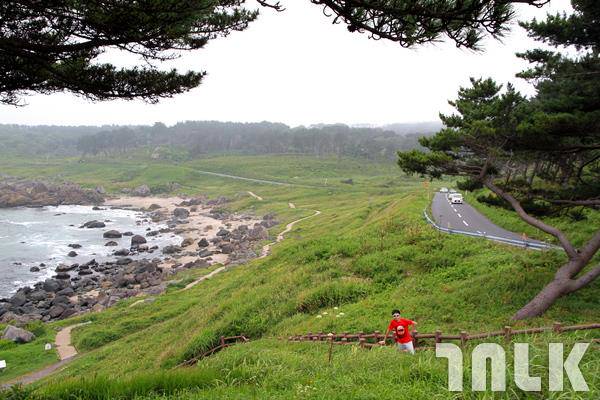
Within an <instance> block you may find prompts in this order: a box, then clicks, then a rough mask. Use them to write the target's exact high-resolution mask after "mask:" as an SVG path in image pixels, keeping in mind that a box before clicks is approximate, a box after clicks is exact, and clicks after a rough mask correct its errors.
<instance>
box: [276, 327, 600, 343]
mask: <svg viewBox="0 0 600 400" xmlns="http://www.w3.org/2000/svg"><path fill="white" fill-rule="evenodd" d="M589 329H600V323H597V324H587V325H571V326H563V325H562V324H561V323H559V322H556V323H554V325H553V326H550V327H540V328H526V329H512V328H511V327H510V326H505V327H504V329H502V330H499V331H493V332H484V333H474V334H469V333H467V332H466V331H461V332H460V333H459V334H458V335H456V334H455V335H448V334H443V333H442V332H441V331H439V330H438V331H435V332H434V333H419V332H418V331H416V330H415V331H413V333H412V337H413V344H414V347H415V348H417V347H432V346H423V345H424V344H426V343H424V342H425V341H426V340H431V341H433V342H434V343H442V342H443V341H460V344H461V346H464V345H465V344H466V343H467V342H468V341H469V340H481V339H487V338H492V337H498V336H503V337H504V339H505V340H506V341H508V342H510V341H511V340H512V338H513V336H516V335H528V334H529V335H530V334H535V333H543V332H554V333H557V334H560V333H563V332H573V331H581V330H589ZM384 337H385V335H384V334H382V333H381V332H380V331H374V332H372V333H364V332H357V333H348V332H344V333H323V332H319V333H312V332H309V333H308V334H306V335H293V336H289V337H288V338H287V340H288V341H290V342H306V341H316V342H319V341H324V342H332V343H334V344H339V345H354V344H356V343H358V345H359V346H361V347H365V348H371V347H377V346H381V345H380V344H379V342H380V341H381V340H383V339H384ZM432 344H433V343H432Z"/></svg>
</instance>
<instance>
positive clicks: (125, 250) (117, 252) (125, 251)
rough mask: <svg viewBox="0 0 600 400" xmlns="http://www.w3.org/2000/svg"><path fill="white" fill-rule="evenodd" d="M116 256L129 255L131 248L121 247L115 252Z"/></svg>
mask: <svg viewBox="0 0 600 400" xmlns="http://www.w3.org/2000/svg"><path fill="white" fill-rule="evenodd" d="M113 254H114V255H115V256H119V257H125V256H128V255H129V250H127V249H120V250H117V251H115V252H114V253H113Z"/></svg>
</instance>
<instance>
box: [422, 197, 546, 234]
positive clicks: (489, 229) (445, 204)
mask: <svg viewBox="0 0 600 400" xmlns="http://www.w3.org/2000/svg"><path fill="white" fill-rule="evenodd" d="M431 212H432V213H433V215H432V217H433V219H434V221H435V222H436V223H437V224H438V225H439V226H441V227H443V228H450V229H458V230H461V231H466V232H472V233H478V234H480V235H491V236H498V237H501V238H505V239H512V240H523V236H522V234H518V233H515V232H511V231H507V230H506V229H503V228H501V227H499V226H498V225H496V224H494V223H493V222H492V221H490V220H489V219H487V218H486V217H485V216H484V215H483V214H481V213H480V212H479V211H477V210H476V209H475V208H473V207H472V206H470V205H469V204H467V203H463V204H450V201H448V197H447V195H446V194H445V193H439V192H437V193H435V195H434V197H433V202H432V204H431ZM528 241H530V242H536V243H542V242H539V241H536V240H528Z"/></svg>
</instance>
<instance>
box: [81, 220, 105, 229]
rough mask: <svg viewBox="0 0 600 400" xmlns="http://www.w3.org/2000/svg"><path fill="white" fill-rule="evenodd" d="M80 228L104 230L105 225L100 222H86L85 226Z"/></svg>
mask: <svg viewBox="0 0 600 400" xmlns="http://www.w3.org/2000/svg"><path fill="white" fill-rule="evenodd" d="M81 227H82V228H88V229H95V228H105V227H106V224H105V223H104V222H101V221H96V220H94V221H88V222H86V223H85V224H83V225H81Z"/></svg>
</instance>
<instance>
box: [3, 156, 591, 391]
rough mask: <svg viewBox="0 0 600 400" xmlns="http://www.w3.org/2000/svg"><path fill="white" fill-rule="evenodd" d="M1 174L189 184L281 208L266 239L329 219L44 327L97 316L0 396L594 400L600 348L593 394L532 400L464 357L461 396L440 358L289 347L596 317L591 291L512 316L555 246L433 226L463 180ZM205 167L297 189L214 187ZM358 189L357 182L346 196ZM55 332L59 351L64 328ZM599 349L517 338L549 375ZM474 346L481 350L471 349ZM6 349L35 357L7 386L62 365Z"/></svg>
mask: <svg viewBox="0 0 600 400" xmlns="http://www.w3.org/2000/svg"><path fill="white" fill-rule="evenodd" d="M0 170H1V171H2V172H3V173H5V174H8V175H14V176H22V177H28V178H46V179H49V178H52V179H61V180H68V181H73V182H77V183H80V184H82V185H84V186H86V187H90V188H93V187H96V186H103V187H104V188H106V190H108V191H110V192H112V193H119V191H120V190H122V189H123V188H132V187H135V186H137V185H141V184H147V185H148V186H150V187H151V188H152V189H153V190H154V191H155V192H157V193H161V192H162V191H165V192H166V190H167V189H166V188H168V187H169V184H172V183H174V182H175V183H177V184H179V185H180V189H178V191H177V192H181V193H183V194H189V195H191V194H206V195H209V196H218V195H224V196H227V197H229V198H230V199H231V200H232V201H231V202H230V203H228V204H227V205H226V207H227V208H229V209H230V210H232V211H242V210H243V211H245V212H252V213H255V214H257V215H263V214H266V213H268V212H275V213H276V215H277V219H278V220H279V221H280V224H279V225H277V226H275V227H273V228H271V229H270V235H271V236H273V237H274V236H276V234H277V233H278V232H280V231H281V230H283V228H284V227H285V224H286V223H289V222H291V221H293V220H296V219H299V218H301V217H305V216H309V215H312V214H313V213H314V211H313V210H319V211H321V212H322V213H321V214H320V215H318V216H314V217H312V218H309V219H306V220H304V221H303V222H301V223H299V224H298V225H296V226H295V227H294V229H293V230H292V232H290V233H289V234H288V235H287V236H286V239H285V240H284V241H283V242H281V243H279V244H276V245H275V246H274V247H273V249H272V253H271V255H270V256H268V257H266V258H264V259H258V260H253V261H251V262H249V263H247V264H244V265H240V266H237V267H235V268H232V269H229V270H227V271H226V272H223V273H221V274H218V275H216V276H214V277H213V278H211V279H209V280H206V281H204V282H202V283H201V284H199V285H196V286H195V287H193V288H192V289H190V290H188V291H183V292H181V291H178V290H177V289H178V288H180V287H181V286H182V284H181V282H189V281H191V280H192V279H193V278H195V277H197V276H198V275H200V274H205V273H208V272H210V270H208V271H206V270H203V271H189V272H187V273H186V275H185V276H181V277H178V278H179V279H181V282H180V283H179V286H177V285H175V286H173V287H171V288H170V289H169V290H168V291H167V292H166V293H165V294H163V295H161V296H158V297H157V298H156V300H155V301H153V302H149V303H142V304H139V305H136V306H135V307H130V305H131V304H132V303H133V302H134V301H135V300H137V299H128V300H124V301H121V302H120V303H118V304H117V305H116V306H115V307H112V308H110V309H108V310H105V311H103V312H101V313H94V314H88V315H82V316H79V317H75V318H71V319H69V320H66V321H61V322H60V323H54V324H50V325H49V326H47V327H45V328H44V329H46V330H47V332H53V330H54V329H55V328H57V327H59V326H67V325H71V324H73V323H76V322H82V321H91V322H92V323H91V324H89V325H86V326H83V327H80V328H77V329H76V330H74V332H73V334H74V336H73V340H74V344H75V346H76V347H77V349H78V351H79V352H80V353H81V355H80V356H79V357H78V358H77V359H76V360H74V361H73V362H71V363H70V364H68V365H67V366H66V367H65V368H64V369H62V370H61V371H59V372H58V373H56V374H54V375H52V376H50V377H48V378H46V379H45V380H43V381H42V382H38V383H36V384H35V385H33V386H31V387H29V388H25V389H23V390H22V391H21V390H19V391H15V392H6V393H4V394H1V395H0V399H1V398H6V399H9V398H27V397H32V398H39V399H167V398H168V399H215V398H222V399H247V398H260V399H264V398H269V399H300V398H302V399H305V398H307V399H357V398H360V399H388V398H389V399H391V398H395V399H448V398H455V399H492V398H506V399H513V398H527V399H529V398H530V399H541V398H550V399H563V398H569V399H572V398H573V399H576V398H581V399H593V398H600V355H599V352H598V345H597V344H595V345H592V347H590V349H589V350H588V352H587V354H586V356H585V358H584V359H583V361H582V363H581V364H580V367H581V370H582V372H583V374H584V376H585V377H586V378H588V385H589V387H590V392H582V393H575V392H572V391H570V386H569V384H568V383H567V384H566V386H565V387H566V389H567V391H566V392H549V391H548V389H547V379H546V378H544V379H543V385H544V389H543V391H542V393H527V392H523V391H521V390H520V389H519V388H518V387H517V386H516V385H515V384H514V382H513V380H512V378H509V379H508V382H507V391H506V392H503V393H492V392H491V391H488V392H472V391H471V390H470V362H469V357H468V352H467V354H466V355H465V370H464V372H465V389H466V391H465V392H462V393H450V392H448V390H447V375H446V374H447V370H446V368H447V362H446V361H445V360H444V359H436V357H435V354H434V352H433V351H430V350H424V351H420V352H418V353H417V355H415V356H414V357H411V356H407V355H405V354H399V353H397V352H396V351H395V350H393V349H392V348H383V349H374V350H364V349H360V348H357V347H354V346H339V347H335V348H334V354H333V361H332V363H331V364H330V363H328V359H327V357H328V354H327V352H328V348H327V345H326V344H321V343H288V342H286V341H285V340H280V339H279V338H282V337H283V338H284V337H286V336H287V335H290V334H301V333H306V332H309V331H311V332H318V331H323V332H356V331H365V332H367V331H373V330H380V331H384V330H385V328H386V327H387V323H388V322H389V317H390V311H391V310H392V309H393V308H400V309H401V310H402V312H403V313H404V314H405V316H406V317H408V318H411V319H414V320H415V321H417V322H418V330H419V332H433V331H435V330H441V331H442V332H444V333H451V334H457V333H458V332H460V331H462V330H465V331H468V332H472V333H475V332H485V331H492V330H498V329H502V327H504V326H505V325H511V326H513V327H514V328H521V327H527V326H550V325H552V323H553V322H554V321H560V322H562V323H563V324H569V325H570V324H579V323H591V322H599V321H600V306H599V304H598V298H599V295H600V286H599V285H598V284H597V283H596V284H593V285H591V286H590V287H588V288H586V289H583V290H581V291H579V292H577V293H575V294H573V295H570V296H568V297H565V298H562V299H561V300H559V301H558V302H557V303H556V304H555V305H554V306H553V307H552V308H551V309H550V310H549V311H548V312H547V313H546V314H545V315H544V316H543V317H541V318H537V319H534V320H529V321H520V322H518V323H515V322H513V321H511V320H510V318H511V316H512V315H513V314H514V313H515V312H516V311H517V310H518V309H519V308H520V307H521V306H523V305H524V304H525V303H526V302H527V301H528V300H530V299H531V298H532V297H533V296H534V295H535V294H536V293H537V291H539V290H540V289H541V288H542V287H543V286H544V283H545V282H548V281H549V280H550V279H551V277H552V276H553V273H554V270H555V269H556V267H557V266H559V265H560V264H561V262H563V261H564V260H565V257H564V255H563V254H561V252H559V251H545V252H539V251H533V250H523V249H519V248H514V247H509V246H505V245H501V244H496V243H492V242H489V241H484V240H480V239H475V238H468V237H462V236H455V235H446V234H442V233H439V232H437V231H435V230H434V229H433V228H431V227H430V226H428V225H427V224H426V223H425V222H424V220H423V218H422V211H423V209H425V208H426V207H427V206H428V204H429V198H430V196H431V191H433V190H435V188H436V187H439V186H448V185H451V182H439V183H436V182H434V183H433V184H432V185H430V186H428V185H424V184H423V182H422V180H420V179H417V178H415V177H408V176H405V175H404V174H402V173H401V172H400V171H399V169H398V168H397V167H396V166H395V165H394V164H393V163H391V162H390V163H379V162H372V161H368V160H361V159H344V158H341V159H338V158H331V157H324V158H317V157H308V156H295V155H280V156H268V157H266V156H231V155H229V156H210V157H206V158H202V159H196V160H192V161H182V162H179V163H169V162H164V161H151V160H149V158H148V157H146V156H144V155H143V154H138V155H136V156H135V157H132V158H130V159H126V158H124V159H119V160H113V159H101V158H99V159H90V160H87V161H86V162H83V163H81V162H79V160H78V159H76V158H73V159H44V160H26V161H23V160H18V159H10V158H5V159H2V160H0ZM206 171H208V172H216V173H223V174H231V175H237V176H242V177H246V178H253V179H264V180H273V181H276V182H281V183H286V185H274V184H266V183H257V182H250V181H245V180H238V179H232V178H225V177H218V176H214V175H207V174H205V173H204V172H206ZM348 179H352V184H349V183H343V181H346V182H347V180H348ZM247 191H252V192H254V193H256V194H257V195H259V196H261V197H262V198H263V199H264V200H263V201H259V200H257V199H255V198H253V197H251V196H249V195H248V193H247ZM468 200H469V201H470V198H468ZM289 203H293V204H294V205H295V206H296V208H290V207H289V205H288V204H289ZM473 203H475V202H473ZM476 206H477V207H479V208H480V210H482V211H483V212H484V213H486V215H488V216H489V217H490V218H491V219H492V220H494V221H495V222H496V223H499V224H500V225H503V226H505V227H507V228H510V229H515V230H518V231H520V230H521V229H523V230H525V228H524V227H522V225H520V224H519V221H517V220H516V219H515V217H514V215H513V214H512V213H510V212H508V211H505V210H500V209H496V208H491V207H490V206H487V205H485V204H476ZM598 221H600V218H599V216H598V214H590V215H589V216H588V218H587V219H584V220H580V221H574V220H566V219H565V220H564V221H562V220H561V221H559V222H560V223H562V224H563V225H564V226H565V227H568V233H569V235H570V236H571V237H573V238H574V239H575V240H576V241H581V240H582V238H583V237H584V236H585V235H586V234H587V233H588V232H590V225H589V224H596V225H597V222H598ZM531 236H532V237H536V233H535V232H531ZM40 329H41V328H40ZM241 333H243V334H245V335H247V336H248V337H250V338H251V339H252V341H251V342H250V343H248V344H243V345H236V346H233V347H231V348H228V349H226V350H224V351H221V352H219V353H217V354H215V355H213V356H211V357H208V358H205V359H202V360H201V361H200V362H199V363H198V364H197V365H194V366H192V367H187V368H176V366H177V365H178V364H179V363H181V362H182V361H184V360H186V359H188V358H191V357H193V356H195V355H198V354H202V353H203V352H204V351H206V350H208V349H210V348H212V347H214V346H215V345H216V344H218V341H219V337H220V336H231V335H238V334H241ZM594 334H595V335H596V336H594ZM46 335H47V336H43V337H44V338H47V340H51V335H52V333H47V334H46ZM594 337H597V332H594V331H587V332H577V333H571V334H565V335H561V336H560V337H557V336H555V335H552V334H541V335H530V336H523V337H520V338H519V341H522V342H528V343H530V344H531V346H532V349H531V350H530V359H531V360H532V367H531V368H532V374H534V375H535V374H537V375H543V374H547V368H546V366H547V364H548V359H547V352H548V350H547V343H549V342H552V341H565V343H567V348H570V345H572V344H573V343H575V342H576V341H582V340H586V341H589V340H590V339H592V338H594ZM498 343H501V344H503V345H504V347H505V349H506V352H507V360H508V361H509V371H510V370H511V368H512V367H511V366H510V361H511V360H512V346H511V345H509V344H505V343H504V342H503V341H501V340H498ZM475 344H476V343H473V344H469V346H468V350H470V349H471V348H472V346H474V345H475ZM26 346H28V347H26ZM567 351H568V350H567ZM0 352H1V354H2V357H6V359H9V357H12V359H15V358H16V357H26V360H27V361H24V362H23V364H24V365H25V366H26V367H27V368H21V369H16V368H15V369H14V370H13V369H11V370H8V369H7V370H6V371H4V372H2V373H0V382H6V381H8V380H10V379H11V378H13V377H15V376H18V375H20V374H22V373H23V372H25V371H26V370H36V369H39V368H41V367H42V366H44V365H47V364H48V363H50V362H51V361H52V356H53V355H50V360H49V359H48V354H46V355H44V356H43V357H42V355H41V350H40V349H39V348H38V347H36V346H33V345H32V346H29V345H22V346H16V345H15V346H10V345H6V344H0ZM2 357H0V358H2ZM507 376H509V377H510V376H511V375H510V373H508V374H507ZM543 376H544V375H543ZM565 379H566V378H565ZM11 396H13V397H11ZM19 396H20V397H19Z"/></svg>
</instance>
